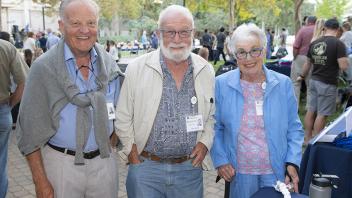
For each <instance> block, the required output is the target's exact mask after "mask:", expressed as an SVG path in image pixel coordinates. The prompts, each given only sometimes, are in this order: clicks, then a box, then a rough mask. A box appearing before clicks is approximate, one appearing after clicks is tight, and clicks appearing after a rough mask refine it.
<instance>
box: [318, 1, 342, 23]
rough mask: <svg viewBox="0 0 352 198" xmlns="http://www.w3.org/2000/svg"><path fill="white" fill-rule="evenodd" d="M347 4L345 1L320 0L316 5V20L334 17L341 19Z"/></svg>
mask: <svg viewBox="0 0 352 198" xmlns="http://www.w3.org/2000/svg"><path fill="white" fill-rule="evenodd" d="M347 3H348V1H347V0H321V1H320V2H318V4H317V9H316V15H317V17H318V18H326V19H327V18H331V17H336V18H338V19H341V18H342V16H343V14H344V12H345V8H346V6H347Z"/></svg>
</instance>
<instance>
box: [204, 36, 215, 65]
mask: <svg viewBox="0 0 352 198" xmlns="http://www.w3.org/2000/svg"><path fill="white" fill-rule="evenodd" d="M202 46H203V47H206V48H208V51H209V61H212V60H213V49H212V38H211V35H210V34H209V33H208V29H205V30H204V34H203V36H202Z"/></svg>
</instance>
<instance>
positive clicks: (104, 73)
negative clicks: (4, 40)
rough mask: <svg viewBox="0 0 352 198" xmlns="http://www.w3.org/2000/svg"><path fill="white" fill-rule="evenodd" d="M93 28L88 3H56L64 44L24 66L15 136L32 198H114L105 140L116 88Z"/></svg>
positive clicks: (113, 163)
mask: <svg viewBox="0 0 352 198" xmlns="http://www.w3.org/2000/svg"><path fill="white" fill-rule="evenodd" d="M98 20H99V7H98V5H97V4H96V3H95V1H93V0H63V1H61V4H60V20H59V27H60V31H61V32H62V33H63V35H64V37H63V39H62V40H60V41H59V43H58V44H56V45H55V46H53V47H52V48H51V49H50V50H49V51H48V52H46V53H44V54H43V55H42V56H40V58H38V59H37V60H36V61H35V62H34V63H33V64H32V66H31V70H30V73H29V76H28V80H27V81H26V86H25V90H24V94H23V98H22V101H21V107H20V114H19V118H18V121H17V127H16V132H17V139H18V147H19V149H20V151H21V152H22V153H23V154H24V155H25V156H26V159H27V161H28V164H29V167H30V169H31V173H32V178H33V182H34V185H35V190H36V195H37V198H53V197H70V198H71V197H72V198H77V197H81V198H83V197H85V198H89V197H99V198H116V197H117V193H118V164H117V159H116V156H115V155H114V154H113V153H112V152H111V151H112V149H111V146H110V140H109V137H111V134H112V133H113V129H114V128H113V119H114V116H115V114H114V106H116V103H117V97H118V93H119V88H120V84H119V79H118V78H117V79H116V71H118V66H117V65H116V62H115V60H114V59H113V58H112V57H111V55H109V54H108V53H107V52H106V51H105V49H104V48H103V46H101V45H99V44H97V43H96V40H97V32H98Z"/></svg>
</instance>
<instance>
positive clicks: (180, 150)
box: [144, 55, 198, 158]
mask: <svg viewBox="0 0 352 198" xmlns="http://www.w3.org/2000/svg"><path fill="white" fill-rule="evenodd" d="M160 63H161V68H162V71H163V76H164V78H163V91H162V96H161V100H160V104H159V108H158V112H157V114H156V117H155V120H154V124H153V127H152V131H151V134H150V136H149V139H148V141H147V144H146V147H145V149H144V150H145V151H148V152H150V153H152V154H154V155H157V156H159V157H161V158H175V157H181V156H186V155H190V154H191V152H192V149H193V148H194V146H195V145H196V140H197V132H187V130H186V116H189V115H196V114H197V112H198V108H197V103H196V104H192V103H191V98H192V97H195V96H196V92H195V89H194V79H193V66H192V60H191V58H189V59H188V69H187V71H186V73H185V76H184V79H183V82H182V85H181V88H180V90H178V89H177V87H176V82H175V80H174V79H173V77H172V75H171V73H170V71H169V69H168V68H167V66H166V63H165V62H164V60H163V57H162V55H161V57H160Z"/></svg>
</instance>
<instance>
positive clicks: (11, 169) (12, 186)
mask: <svg viewBox="0 0 352 198" xmlns="http://www.w3.org/2000/svg"><path fill="white" fill-rule="evenodd" d="M118 162H119V165H120V166H119V167H120V170H119V173H120V190H119V194H118V195H119V196H118V197H119V198H127V195H126V188H125V180H126V175H127V166H125V165H123V164H122V163H121V161H120V160H118ZM8 173H9V190H8V194H7V196H6V198H35V190H34V184H33V182H32V175H31V172H30V170H29V167H28V165H27V162H26V160H25V159H24V157H23V156H22V154H21V153H20V152H19V150H18V148H17V145H16V138H15V135H14V133H12V134H11V137H10V142H9V160H8ZM215 177H216V172H215V171H207V172H204V197H205V198H222V197H223V194H224V182H223V180H221V182H220V183H218V184H216V183H215ZM186 198H187V197H186ZM190 198H191V197H190Z"/></svg>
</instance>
